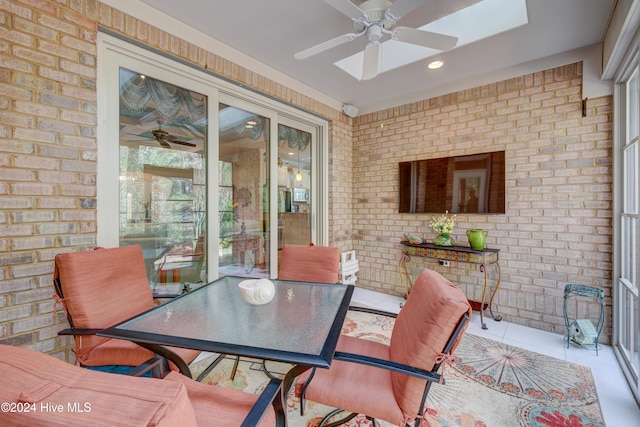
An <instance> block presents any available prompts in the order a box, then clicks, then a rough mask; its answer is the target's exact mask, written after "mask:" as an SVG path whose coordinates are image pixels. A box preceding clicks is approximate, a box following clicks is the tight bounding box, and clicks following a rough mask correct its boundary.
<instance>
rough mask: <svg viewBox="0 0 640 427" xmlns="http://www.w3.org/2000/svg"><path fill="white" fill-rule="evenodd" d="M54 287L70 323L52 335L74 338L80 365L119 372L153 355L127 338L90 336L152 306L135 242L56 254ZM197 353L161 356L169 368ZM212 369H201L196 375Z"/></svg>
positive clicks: (186, 351)
mask: <svg viewBox="0 0 640 427" xmlns="http://www.w3.org/2000/svg"><path fill="white" fill-rule="evenodd" d="M54 288H55V295H54V297H55V298H56V300H57V303H60V304H61V305H62V307H63V308H64V310H65V312H66V315H67V320H68V322H69V325H70V326H71V328H70V329H65V330H63V331H60V332H59V333H58V334H59V335H73V336H74V337H75V343H76V348H75V355H76V360H77V363H78V364H80V366H83V367H88V368H91V369H100V370H108V371H110V372H116V373H125V372H127V371H128V370H129V369H131V367H135V366H138V365H140V364H141V363H143V362H144V361H146V360H148V359H149V358H150V357H151V356H153V353H152V352H151V351H149V350H146V349H144V348H143V347H141V346H139V345H137V344H135V343H133V342H130V341H126V340H117V339H111V338H104V337H99V336H97V335H96V333H98V332H99V331H101V330H102V329H104V328H107V327H110V326H113V325H115V324H117V323H119V322H122V321H124V320H127V319H129V318H131V317H134V316H136V315H138V314H140V313H142V312H143V311H146V310H148V309H150V308H153V307H154V304H155V303H154V301H153V295H152V292H151V288H150V286H149V281H148V280H147V273H146V269H145V264H144V260H143V256H142V249H141V247H140V246H139V245H131V246H121V247H117V248H110V249H96V250H93V251H87V252H70V253H63V254H58V255H56V257H55V268H54ZM199 354H200V352H199V351H196V350H189V349H183V348H169V347H167V348H166V352H165V353H164V354H163V356H165V357H167V358H169V359H170V360H172V361H175V364H174V363H172V365H171V367H172V369H178V366H181V367H182V366H186V365H188V364H189V363H191V362H192V361H193V360H194V359H195V358H196V357H197V356H198V355H199ZM182 362H184V363H182ZM214 363H216V362H214ZM214 366H215V365H214ZM212 368H213V367H209V368H207V369H206V370H205V371H206V372H203V374H201V376H200V377H199V379H201V378H203V376H204V375H206V373H208V372H209V371H210V370H211V369H212ZM181 370H183V371H184V370H185V368H182V369H181ZM184 373H185V374H188V375H190V372H184Z"/></svg>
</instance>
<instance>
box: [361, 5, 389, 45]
mask: <svg viewBox="0 0 640 427" xmlns="http://www.w3.org/2000/svg"><path fill="white" fill-rule="evenodd" d="M391 5H392V3H391V2H390V1H389V0H367V1H365V2H363V3H362V4H360V5H359V6H358V7H359V8H360V9H362V11H363V12H364V16H362V17H361V18H359V19H358V20H355V21H354V22H353V30H354V31H355V32H356V33H360V32H362V31H364V30H365V29H366V28H367V27H370V26H371V25H372V24H379V25H381V26H382V27H383V28H384V29H385V30H389V29H391V28H392V27H393V24H395V21H392V20H388V19H385V15H386V11H387V9H389V7H391ZM368 36H369V34H367V37H368Z"/></svg>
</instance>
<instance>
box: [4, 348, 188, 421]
mask: <svg viewBox="0 0 640 427" xmlns="http://www.w3.org/2000/svg"><path fill="white" fill-rule="evenodd" d="M0 377H2V378H3V385H2V387H0V401H1V402H9V403H10V404H12V405H13V404H15V405H16V407H18V406H17V405H21V406H20V408H29V409H34V410H29V411H26V410H22V411H17V412H4V411H3V413H2V420H3V424H5V425H17V426H22V425H24V426H43V427H45V426H46V427H50V426H64V427H69V426H89V425H91V426H115V425H117V426H136V427H138V426H167V427H172V426H177V425H180V426H196V425H197V421H196V414H195V413H194V408H193V406H192V405H191V402H190V401H189V396H188V393H187V388H186V387H185V385H184V384H179V383H176V382H174V381H164V380H159V379H154V378H136V377H129V376H126V375H114V374H107V373H103V372H96V371H91V370H88V369H82V368H80V367H77V366H73V365H70V364H68V363H65V362H63V361H61V360H58V359H56V358H54V357H51V356H49V355H46V354H43V353H38V352H36V351H33V350H27V349H24V348H20V347H12V346H7V345H0ZM70 405H71V406H70ZM73 405H75V406H73ZM54 409H55V412H54ZM73 409H75V411H74V410H73Z"/></svg>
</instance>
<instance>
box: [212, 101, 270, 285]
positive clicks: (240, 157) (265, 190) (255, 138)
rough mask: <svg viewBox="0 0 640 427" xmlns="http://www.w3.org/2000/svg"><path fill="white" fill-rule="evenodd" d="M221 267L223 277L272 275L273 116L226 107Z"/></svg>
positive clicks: (221, 140) (221, 170)
mask: <svg viewBox="0 0 640 427" xmlns="http://www.w3.org/2000/svg"><path fill="white" fill-rule="evenodd" d="M218 118H219V144H220V152H219V158H218V159H219V162H218V179H219V184H218V186H219V188H218V190H219V191H218V193H219V202H218V209H219V212H218V218H219V221H220V224H219V227H220V236H219V245H218V265H219V270H220V273H221V274H228V275H235V276H250V277H269V274H270V236H271V233H270V229H269V227H270V225H269V224H270V221H269V212H270V209H269V204H270V196H269V173H270V172H269V139H270V137H269V135H270V124H271V121H270V119H269V118H267V117H264V116H261V115H259V114H257V113H254V112H251V111H247V110H244V109H241V108H237V107H234V106H231V105H227V104H220V106H219V110H218Z"/></svg>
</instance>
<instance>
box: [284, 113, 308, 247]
mask: <svg viewBox="0 0 640 427" xmlns="http://www.w3.org/2000/svg"><path fill="white" fill-rule="evenodd" d="M311 143H312V134H311V133H310V132H306V131H304V130H300V129H297V128H295V127H291V126H286V125H284V124H279V125H278V249H282V246H284V245H285V244H289V245H292V244H293V245H308V244H309V243H310V242H311V240H312V237H311V235H312V233H311V231H312V223H311V219H312V203H311V202H312V200H313V194H312V191H313V186H312V185H311V184H312V175H311V164H312V160H313V159H312V156H311V149H312V144H311Z"/></svg>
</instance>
